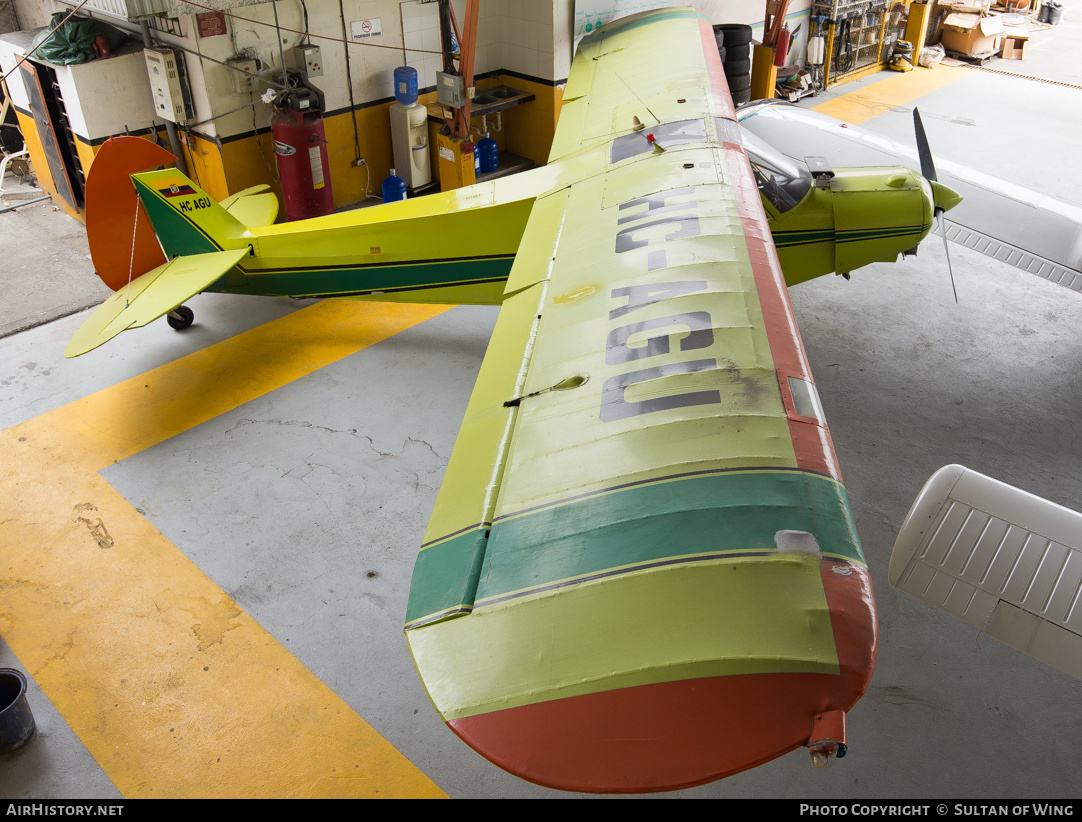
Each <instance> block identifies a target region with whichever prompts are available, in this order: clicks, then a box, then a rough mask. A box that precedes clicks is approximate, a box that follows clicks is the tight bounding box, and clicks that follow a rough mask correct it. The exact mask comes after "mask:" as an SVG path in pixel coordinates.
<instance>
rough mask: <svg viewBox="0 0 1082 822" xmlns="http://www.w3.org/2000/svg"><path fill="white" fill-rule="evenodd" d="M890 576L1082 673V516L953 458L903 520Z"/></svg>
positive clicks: (926, 598)
mask: <svg viewBox="0 0 1082 822" xmlns="http://www.w3.org/2000/svg"><path fill="white" fill-rule="evenodd" d="M888 579H889V581H890V584H891V585H893V586H894V587H895V588H898V589H899V590H902V591H905V592H906V593H908V594H912V595H913V596H915V597H917V599H920V600H923V601H924V602H927V603H928V604H930V605H934V606H935V607H937V608H941V609H942V610H944V611H947V612H948V613H950V614H953V615H954V616H957V617H959V618H961V619H963V620H965V621H966V622H968V623H970V624H971V625H976V626H978V627H981V628H983V629H984V633H986V634H988V635H989V636H991V637H993V638H995V639H998V640H1000V641H1001V642H1005V643H1006V644H1008V645H1010V646H1011V647H1013V648H1017V649H1018V650H1020V651H1024V652H1025V653H1027V654H1029V655H1030V656H1032V657H1034V658H1036V659H1039V660H1041V661H1042V662H1045V663H1047V664H1049V665H1052V666H1053V667H1055V668H1058V669H1059V670H1061V671H1064V672H1065V673H1068V674H1071V675H1072V676H1074V677H1077V678H1080V679H1082V603H1080V602H1079V600H1080V594H1082V514H1079V513H1077V512H1075V511H1071V510H1068V509H1067V508H1064V507H1062V506H1060V505H1056V504H1055V503H1053V502H1049V501H1048V500H1045V499H1041V498H1040V497H1036V496H1033V495H1032V494H1028V493H1026V492H1025V491H1021V490H1019V489H1017V488H1014V487H1012V486H1010V485H1006V484H1004V483H1002V482H999V481H998V480H994V479H992V478H991V477H986V476H984V475H983V474H979V473H977V472H976V471H972V470H970V469H968V468H964V467H963V466H961V465H948V466H946V467H945V468H941V469H940V470H939V471H937V472H936V473H935V474H933V475H932V477H931V479H929V480H928V482H927V483H926V484H925V486H924V488H923V489H921V492H920V494H919V496H918V497H917V499H916V501H915V502H914V503H913V507H912V508H911V509H910V510H909V514H908V515H907V516H906V518H905V521H904V522H903V523H902V527H901V530H900V531H899V532H898V539H897V541H896V542H895V544H894V551H893V553H892V554H891V558H890V568H889V572H888Z"/></svg>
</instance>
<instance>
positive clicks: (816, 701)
mask: <svg viewBox="0 0 1082 822" xmlns="http://www.w3.org/2000/svg"><path fill="white" fill-rule="evenodd" d="M636 118H637V119H638V121H639V122H641V123H642V124H644V128H643V129H641V130H636V128H635V127H634V125H633V123H634V122H635V119H636ZM103 150H104V149H103ZM811 166H812V168H811V170H808V169H803V168H798V167H796V166H794V165H793V164H792V163H791V162H789V161H788V160H785V159H784V158H782V157H780V156H777V155H776V153H775V152H773V151H771V150H770V149H769V148H768V147H766V146H763V145H761V144H759V143H758V142H756V141H754V140H752V139H748V138H747V137H746V135H744V134H742V132H741V129H740V128H739V126H738V125H737V123H736V119H735V112H734V109H733V105H732V100H731V97H730V94H729V91H728V87H727V84H726V81H725V74H724V72H723V69H722V66H721V63H720V62H719V59H718V52H717V48H716V46H715V40H714V32H713V30H712V27H711V24H710V21H709V19H708V18H707V17H706V16H705V15H703V14H702V13H700V12H697V11H693V10H690V9H663V10H657V11H652V12H646V13H642V14H638V15H635V16H632V17H629V18H625V19H623V20H620V21H617V22H614V23H611V24H606V25H605V26H604V27H603V28H601V29H599V30H597V31H595V32H593V33H591V34H590V35H589V36H587V37H586V38H584V39H583V40H582V41H581V43H580V45H579V49H578V53H577V56H576V58H575V61H574V65H573V67H572V70H571V74H570V77H569V80H568V83H567V87H566V90H565V92H564V105H563V109H562V111H561V115H560V121H559V125H558V128H557V131H556V135H555V139H554V142H553V145H552V150H551V154H550V157H549V163H548V164H547V165H546V166H544V167H543V168H539V169H536V170H534V171H531V172H527V173H523V174H519V175H515V176H513V177H509V178H504V179H501V180H497V181H494V182H488V183H482V184H479V185H475V186H471V187H468V188H464V189H461V190H457V191H451V192H445V193H442V194H436V195H432V196H429V197H424V198H419V199H413V200H406V201H403V202H397V203H389V204H385V205H382V206H379V207H376V208H370V209H366V210H362V211H354V212H349V213H344V214H335V215H332V216H327V217H321V218H317V219H312V220H307V221H303V222H297V223H289V224H285V225H272V224H271V223H272V222H273V219H274V212H275V207H274V205H273V204H272V201H273V195H270V194H267V193H265V192H259V191H250V192H244V193H242V194H241V195H238V196H236V197H234V198H231V199H230V200H229V201H226V202H224V203H220V204H219V203H216V202H214V201H213V200H212V199H211V198H210V197H208V196H207V195H206V194H205V193H203V192H202V191H200V190H199V188H198V186H196V185H195V184H194V183H192V182H191V181H190V180H188V179H187V178H185V177H184V176H183V175H181V174H180V173H179V172H177V171H176V170H173V169H163V170H158V171H151V172H147V173H137V174H133V175H132V181H133V183H134V185H135V189H136V190H137V192H138V195H139V200H140V202H141V203H142V207H143V208H144V209H145V211H146V214H147V215H148V217H149V221H150V223H151V224H152V225H153V232H154V235H156V238H157V242H158V243H160V246H161V249H162V250H163V251H164V253H165V255H166V258H168V260H169V262H166V263H165V264H164V265H161V266H159V267H157V268H155V269H154V270H152V271H150V272H149V273H147V274H143V275H142V276H139V277H135V278H133V279H132V281H131V283H130V285H129V284H128V283H126V282H124V279H125V276H126V275H125V274H124V272H123V271H121V272H120V274H119V277H118V279H119V282H117V283H116V285H118V286H119V290H118V291H117V293H116V294H115V295H114V296H113V297H112V298H110V300H109V301H107V302H106V303H105V305H103V306H102V307H101V308H99V309H98V311H97V312H96V313H95V314H94V315H93V316H92V317H91V318H90V319H89V320H88V321H87V323H86V325H85V326H84V327H83V328H82V329H81V330H80V331H79V332H78V334H77V335H76V336H75V338H74V339H73V340H72V342H71V344H70V345H69V346H68V349H67V351H66V353H67V354H68V355H69V356H75V355H78V354H81V353H84V352H86V351H89V350H91V349H92V348H94V347H96V346H97V345H100V344H101V343H102V342H105V341H106V340H107V339H109V338H110V337H112V336H114V335H115V334H117V333H119V332H120V331H121V330H124V329H125V328H129V327H134V326H137V325H143V324H145V323H146V322H149V321H150V320H151V319H153V318H154V317H157V316H161V315H162V314H165V313H167V312H170V311H173V310H174V309H176V308H177V307H178V306H180V304H181V303H182V302H183V301H184V300H185V299H187V298H188V297H189V296H191V295H193V294H196V293H198V292H200V291H204V290H211V291H222V292H229V293H241V294H266V295H275V296H282V295H290V296H338V297H351V298H357V299H370V300H386V301H391V300H394V301H411V302H447V303H483V304H495V305H500V306H501V310H500V314H499V318H498V320H497V323H496V327H495V330H494V332H493V337H492V341H491V344H490V346H489V348H488V352H487V354H486V356H485V359H484V362H483V364H482V366H481V370H480V374H479V377H478V381H477V384H476V386H475V388H474V392H473V395H472V398H471V400H470V403H469V406H468V408H467V411H466V415H465V418H464V420H463V425H462V429H461V432H460V434H459V436H458V440H457V442H456V445H455V449H454V453H453V455H452V457H451V460H450V463H449V465H448V467H447V473H446V476H445V479H444V482H443V485H442V488H441V490H440V493H439V497H438V499H437V503H436V507H435V511H434V512H433V515H432V519H431V521H430V523H429V525H428V530H427V532H426V534H425V537H424V542H423V545H422V546H421V550H420V553H419V556H418V559H417V562H416V566H415V569H414V574H413V581H412V584H411V589H410V597H409V605H408V611H407V614H406V617H405V622H406V625H405V627H406V638H407V640H408V642H409V646H410V650H411V653H412V654H413V658H414V661H415V663H416V666H417V670H418V672H419V674H420V676H421V679H422V680H423V682H424V684H425V687H426V689H427V691H428V694H429V696H430V697H431V699H432V702H433V705H434V706H435V708H436V710H437V711H438V712H439V714H440V716H441V717H442V718H443V720H444V721H445V722H446V723H447V724H448V725H449V726H450V728H451V729H452V730H453V731H454V732H455V733H456V734H458V736H460V737H461V738H462V739H463V740H464V741H465V742H466V743H468V744H469V745H471V746H472V747H473V748H475V749H476V750H478V751H479V752H480V753H482V754H483V755H484V756H486V757H487V758H489V759H490V760H491V761H493V762H495V763H496V764H498V765H499V766H501V767H503V768H505V769H507V770H509V771H511V772H512V773H515V774H518V775H519V776H521V777H523V778H525V779H528V780H531V781H533V782H537V783H540V784H543V785H549V786H552V787H556V788H562V789H566V790H576V791H597V792H641V791H658V790H667V789H674V788H682V787H687V786H690V785H696V784H700V783H703V782H707V781H710V780H713V779H717V778H719V777H722V776H726V775H729V774H732V773H736V772H738V771H742V770H745V769H747V768H751V767H754V766H756V765H758V764H761V763H763V762H766V761H768V760H770V759H773V758H775V757H777V756H780V755H782V754H784V753H786V752H788V751H791V750H794V749H795V748H798V747H801V746H806V747H808V748H809V750H810V751H811V753H812V756H813V758H814V759H815V761H816V762H817V764H822V763H823V762H825V761H826V759H827V758H828V757H829V756H832V755H836V756H842V755H844V754H845V714H846V712H848V711H849V709H850V708H851V707H852V706H853V704H854V703H855V702H856V701H857V700H858V699H859V698H860V696H861V695H862V694H863V693H864V691H865V689H866V688H867V685H868V682H869V680H870V678H871V673H872V668H873V665H874V662H875V654H876V632H877V626H876V618H875V604H874V600H873V596H872V588H871V579H870V576H869V574H868V570H867V566H866V563H865V559H864V556H863V554H862V552H861V548H860V544H859V540H858V537H857V533H856V528H855V526H854V522H853V517H852V513H851V511H850V509H849V503H848V499H847V496H846V493H845V489H844V487H843V485H842V482H841V473H840V471H839V468H838V465H837V461H836V458H835V454H834V449H833V445H832V443H831V438H830V432H829V430H828V428H827V425H826V421H825V419H824V415H823V412H822V408H821V406H820V403H819V398H818V395H817V393H816V388H815V384H814V382H813V380H812V376H811V373H810V370H809V367H808V363H807V360H806V357H805V354H804V349H803V345H802V343H801V340H800V336H799V332H798V331H797V326H796V322H795V320H794V317H793V312H792V307H791V305H790V303H789V298H788V294H787V291H786V286H787V285H792V284H794V283H799V282H803V281H805V280H808V279H810V278H812V277H816V276H819V275H822V274H825V273H827V272H829V271H837V272H840V273H848V272H850V271H852V270H853V269H856V268H858V267H860V266H862V265H866V264H868V263H871V262H875V261H881V260H893V259H895V258H896V257H897V255H898V254H899V253H901V252H904V251H906V250H908V249H912V248H913V247H915V246H916V245H917V243H918V242H919V241H920V240H921V239H922V238H923V237H924V236H925V235H926V234H927V233H928V231H929V230H930V228H931V225H932V222H933V218H934V214H935V212H936V210H938V209H945V208H949V207H950V206H951V205H953V203H954V202H956V201H957V197H956V195H954V193H953V192H951V191H950V190H949V189H946V188H945V187H942V186H939V185H938V184H936V183H934V182H929V180H927V179H925V176H922V175H920V174H917V173H916V172H913V171H910V170H909V169H906V168H878V169H840V168H839V169H835V170H833V171H831V170H830V169H829V168H826V167H825V166H824V165H822V164H817V163H816V162H815V161H814V160H813V161H812V162H811ZM144 167H145V166H144ZM89 196H90V195H89V193H88V199H89ZM268 198H269V199H268ZM127 230H128V231H129V232H135V233H136V234H138V231H139V229H138V228H137V227H131V226H129V228H128V229H127ZM129 236H131V234H130V233H129ZM127 250H128V249H127V248H126V247H124V248H123V251H124V254H119V257H121V258H123V259H124V263H125V264H126V263H127V259H126V253H127ZM779 261H780V262H779ZM113 274H114V276H116V272H115V271H114V272H113ZM184 320H185V318H184V317H183V316H181V317H178V318H176V322H177V323H178V324H183V322H184Z"/></svg>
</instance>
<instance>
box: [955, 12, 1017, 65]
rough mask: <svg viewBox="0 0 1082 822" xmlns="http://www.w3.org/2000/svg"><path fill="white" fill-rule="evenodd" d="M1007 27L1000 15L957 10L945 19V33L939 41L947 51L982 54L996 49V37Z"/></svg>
mask: <svg viewBox="0 0 1082 822" xmlns="http://www.w3.org/2000/svg"><path fill="white" fill-rule="evenodd" d="M1006 30H1007V27H1006V26H1004V25H1003V21H1002V20H1001V19H1000V18H999V17H998V16H994V15H993V16H991V17H981V15H979V14H963V13H961V12H955V13H954V14H949V15H947V19H946V20H944V21H943V34H942V37H940V40H939V42H940V43H942V44H943V48H945V49H946V50H947V51H954V52H958V53H959V54H969V55H980V54H988V53H989V52H994V51H995V50H996V37H998V36H999V35H1001V34H1003V33H1004V32H1005V31H1006Z"/></svg>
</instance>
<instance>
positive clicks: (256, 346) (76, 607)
mask: <svg viewBox="0 0 1082 822" xmlns="http://www.w3.org/2000/svg"><path fill="white" fill-rule="evenodd" d="M445 310H447V308H446V307H434V306H390V305H381V304H377V303H361V302H349V301H334V300H328V301H324V302H321V303H318V304H316V305H314V306H311V307H310V308H306V309H304V310H302V311H297V312H295V313H293V314H291V315H289V316H288V317H283V318H281V319H279V320H275V321H274V322H271V323H268V324H266V325H264V326H261V327H259V328H256V329H253V330H251V331H248V332H245V333H243V334H240V335H238V336H236V337H233V338H232V339H229V340H226V341H224V342H221V343H218V344H217V345H214V346H211V347H210V348H207V349H205V350H202V351H199V352H196V353H193V354H190V355H188V356H186V357H184V358H182V359H180V360H177V361H175V362H173V363H170V364H168V365H164V366H162V367H160V368H156V369H154V370H153V371H149V372H147V373H145V374H142V375H140V376H139V377H136V378H134V379H131V380H127V381H125V382H122V383H120V384H119V385H115V386H113V387H111V388H108V389H105V390H103V391H100V392H98V393H96V394H93V395H91V396H89V397H86V398H84V399H82V400H78V401H77V402H73V403H71V404H69V405H66V406H64V407H62V408H59V409H57V410H55V411H51V412H49V413H46V414H43V415H41V416H39V417H36V418H35V419H32V420H29V421H27V422H25V423H21V424H19V425H16V426H14V427H12V428H9V429H7V430H6V431H3V432H0V475H2V477H3V481H2V487H3V488H4V491H5V493H4V497H5V499H4V511H3V514H2V515H0V596H2V600H3V607H2V609H0V610H2V613H0V634H2V635H3V637H4V639H5V640H6V641H7V642H8V644H9V645H10V646H11V649H12V650H13V651H14V653H15V655H16V656H17V657H18V658H19V660H20V661H21V662H22V663H23V664H24V665H25V666H26V668H27V670H29V671H30V673H31V674H32V675H33V677H34V679H35V680H36V681H37V682H38V684H39V685H40V686H41V688H42V690H43V691H44V692H45V694H46V696H48V698H49V699H50V700H51V701H52V703H53V705H54V706H55V707H56V708H57V710H59V712H60V713H61V715H63V717H64V719H65V720H66V721H67V722H68V724H69V725H70V726H71V727H72V729H73V730H74V731H75V733H76V734H77V735H78V736H79V738H80V739H81V740H82V742H83V743H84V744H85V745H86V747H87V749H88V750H89V751H90V753H91V754H92V755H93V756H94V758H95V759H96V760H97V761H98V763H99V764H100V765H101V766H102V768H103V769H104V770H105V772H106V774H107V775H108V776H109V778H110V779H112V780H113V782H114V784H115V785H116V786H117V788H118V789H119V790H120V791H121V793H122V794H124V796H126V797H130V798H135V797H277V796H282V797H332V796H337V797H373V796H439V795H442V791H440V789H439V788H438V787H437V786H436V785H435V784H433V783H432V781H431V780H429V779H428V777H426V776H425V775H424V774H423V773H421V772H420V771H419V770H418V769H417V768H416V767H415V766H414V765H413V764H412V763H410V762H409V761H408V760H407V759H406V758H405V757H404V756H403V755H402V754H401V753H399V752H398V751H397V750H396V749H395V748H394V747H393V746H392V745H391V744H390V743H388V742H387V741H386V740H384V739H383V738H382V737H381V736H380V735H379V734H378V733H377V732H376V731H375V730H374V729H373V728H372V727H371V726H370V725H368V723H366V722H365V721H364V720H363V719H362V718H361V717H359V716H358V715H357V714H356V713H355V712H354V711H353V710H352V709H350V707H349V706H348V705H346V704H345V703H344V702H343V701H342V700H341V699H339V698H338V696H336V695H335V694H334V693H333V692H332V691H331V690H330V689H329V688H328V687H327V686H326V685H324V684H323V683H322V682H320V681H319V679H317V678H316V677H315V676H314V675H313V674H312V673H311V672H310V671H308V669H307V668H305V667H304V666H303V665H301V663H300V662H298V661H297V660H296V659H295V658H294V657H293V656H292V655H291V654H290V653H289V652H288V651H287V650H286V649H285V648H283V647H282V646H281V645H280V644H279V643H278V641H277V640H275V639H274V637H272V636H271V635H270V634H268V633H267V632H266V631H265V630H263V628H262V627H260V626H259V625H258V624H257V623H256V622H255V620H254V619H252V618H251V617H250V616H249V615H248V614H246V613H245V612H244V611H242V610H241V609H240V608H239V607H238V606H237V604H236V603H235V602H234V601H233V600H231V599H230V598H229V597H228V596H226V594H225V593H224V592H223V591H222V590H221V589H220V588H219V587H218V586H217V585H215V584H214V582H212V581H211V580H210V579H208V578H207V576H206V575H205V574H203V573H202V572H201V571H200V570H199V568H197V567H196V566H195V565H194V564H193V563H191V562H190V561H189V560H188V559H187V558H186V557H185V556H184V555H183V554H182V553H181V552H180V551H179V550H178V549H177V548H176V547H175V546H173V545H172V544H171V543H170V542H169V541H168V540H166V539H165V537H163V536H162V535H161V534H160V533H159V532H158V531H156V530H155V529H154V528H153V527H151V526H150V525H149V524H148V522H147V520H146V519H145V518H144V517H142V516H141V515H140V514H139V513H138V512H136V511H135V509H134V508H133V507H132V506H131V505H130V504H129V503H128V502H127V501H126V500H125V499H124V498H123V497H122V496H121V495H120V494H119V493H118V492H117V491H116V490H115V489H113V488H112V486H110V485H109V484H108V483H107V482H106V481H105V480H104V479H102V478H101V476H100V475H99V474H98V471H99V470H101V469H102V468H104V467H105V466H107V465H110V464H111V463H112V462H113V461H114V460H120V459H124V458H125V457H127V456H130V455H132V454H135V453H138V452H139V451H142V450H144V449H146V448H149V447H150V446H152V445H155V444H156V443H159V442H162V441H163V440H166V439H168V438H169V437H172V436H174V435H176V434H178V433H180V432H182V431H185V430H187V429H189V428H192V427H193V426H196V425H198V424H199V423H201V422H204V421H206V420H209V419H211V418H213V417H215V416H217V415H218V414H221V413H223V412H225V411H229V410H231V409H233V408H236V407H237V406H239V405H240V404H241V403H244V402H246V401H248V400H251V399H253V398H255V397H258V396H261V395H262V394H265V393H267V392H269V391H272V390H274V389H276V388H279V387H281V386H282V385H285V384H287V383H289V382H291V381H293V380H296V379H298V378H300V377H303V376H305V375H306V374H310V373H312V372H313V371H315V370H316V369H318V368H322V367H323V366H325V365H328V364H330V363H333V362H335V361H337V360H340V359H342V358H343V357H346V356H349V355H350V354H352V353H354V352H356V351H359V350H361V349H363V348H366V347H367V346H369V345H373V344H375V343H377V342H379V341H380V340H384V339H386V338H388V337H390V336H392V335H393V334H396V333H398V332H400V331H403V330H405V329H407V328H409V327H411V326H413V325H416V324H417V323H420V322H423V321H424V320H426V319H429V318H430V317H433V316H435V315H436V314H439V313H441V312H442V311H445ZM223 550H224V548H223Z"/></svg>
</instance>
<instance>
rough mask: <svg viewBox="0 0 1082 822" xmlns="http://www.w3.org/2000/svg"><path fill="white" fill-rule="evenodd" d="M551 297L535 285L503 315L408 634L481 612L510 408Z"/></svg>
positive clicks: (416, 576)
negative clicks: (477, 602)
mask: <svg viewBox="0 0 1082 822" xmlns="http://www.w3.org/2000/svg"><path fill="white" fill-rule="evenodd" d="M543 293H544V288H543V285H542V284H538V285H535V286H533V287H531V288H528V289H526V290H524V291H521V292H519V293H518V294H515V295H514V296H512V297H509V298H508V299H507V300H505V301H504V304H503V307H502V308H501V309H500V316H499V319H497V321H496V327H495V329H494V330H493V332H492V339H491V341H490V342H489V345H488V350H487V352H486V353H485V359H484V361H483V363H482V364H481V371H480V373H479V374H478V377H477V383H476V384H475V386H474V389H473V394H471V395H470V402H469V405H467V407H466V415H465V417H464V418H463V420H462V427H461V429H460V430H459V434H458V438H457V439H456V440H455V448H454V451H453V452H452V454H451V459H450V461H449V463H448V465H447V470H446V472H445V473H444V477H443V483H442V485H441V486H440V491H439V495H438V496H437V497H436V506H435V509H434V510H433V512H432V518H431V519H430V520H429V523H428V530H427V531H426V532H425V537H424V543H423V544H422V546H421V552H420V554H418V557H417V562H416V564H415V565H414V568H413V579H412V581H411V582H410V594H409V604H408V605H407V608H406V628H407V629H410V628H416V627H418V626H421V625H427V624H430V623H432V622H437V621H440V620H443V619H447V618H449V617H454V616H460V615H462V614H468V613H469V612H470V611H471V610H472V609H473V601H474V596H475V593H476V590H477V581H478V575H479V573H480V569H481V561H482V560H483V559H484V553H485V549H486V547H487V541H488V534H489V531H490V529H491V528H492V510H493V508H494V507H495V504H496V498H497V496H498V494H499V490H500V484H501V482H502V478H503V469H504V464H505V454H506V450H507V444H508V441H509V439H510V435H511V430H512V428H513V425H514V419H515V416H516V414H517V412H518V409H517V408H516V407H514V406H508V405H505V403H507V402H508V401H510V400H512V399H513V398H514V397H515V396H516V391H517V390H518V389H519V387H520V386H521V384H522V381H523V378H524V371H525V364H526V363H527V362H528V360H529V353H528V352H529V347H530V340H531V338H532V336H533V334H534V332H535V330H536V320H537V314H538V312H539V303H540V300H541V296H542V294H543Z"/></svg>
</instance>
